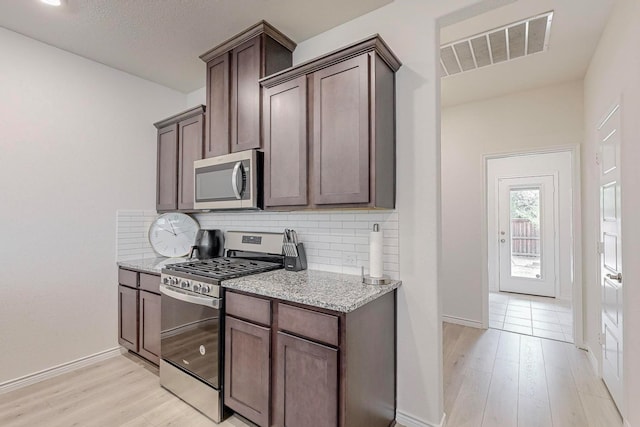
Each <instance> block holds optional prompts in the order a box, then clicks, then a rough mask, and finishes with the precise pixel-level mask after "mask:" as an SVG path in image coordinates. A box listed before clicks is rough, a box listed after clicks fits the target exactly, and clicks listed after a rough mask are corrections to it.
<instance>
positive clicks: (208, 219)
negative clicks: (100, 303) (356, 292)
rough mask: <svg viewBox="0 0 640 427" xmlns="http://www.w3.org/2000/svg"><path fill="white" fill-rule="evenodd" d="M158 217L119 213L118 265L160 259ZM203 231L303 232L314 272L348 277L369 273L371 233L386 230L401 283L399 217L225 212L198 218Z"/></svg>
mask: <svg viewBox="0 0 640 427" xmlns="http://www.w3.org/2000/svg"><path fill="white" fill-rule="evenodd" d="M156 216H157V214H156V212H154V211H134V210H121V211H118V212H117V254H116V259H117V260H128V259H136V258H151V257H155V256H157V255H156V254H155V252H154V251H153V249H151V245H150V244H149V240H148V237H147V234H148V230H149V226H150V225H151V222H152V221H153V219H154V218H155V217H156ZM193 216H194V217H195V218H196V220H197V221H198V222H199V223H200V227H201V228H205V229H220V230H223V231H229V230H240V231H269V232H278V233H281V232H282V231H283V230H284V229H285V228H293V229H295V230H296V231H297V233H298V237H299V240H300V241H301V242H303V243H304V246H305V250H306V252H307V262H308V268H309V269H312V270H324V271H333V272H338V273H347V274H358V275H359V274H360V270H361V267H364V269H365V272H368V270H369V232H370V231H371V230H372V228H373V224H376V223H377V224H380V227H381V229H382V231H383V236H384V272H385V274H387V275H389V276H390V277H392V278H396V279H397V278H399V255H398V246H399V241H398V238H399V237H398V230H399V225H398V211H397V210H393V211H390V210H385V211H380V210H371V211H366V210H363V211H360V210H358V211H355V210H338V211H337V210H332V211H300V212H221V213H218V212H216V213H201V214H195V215H193Z"/></svg>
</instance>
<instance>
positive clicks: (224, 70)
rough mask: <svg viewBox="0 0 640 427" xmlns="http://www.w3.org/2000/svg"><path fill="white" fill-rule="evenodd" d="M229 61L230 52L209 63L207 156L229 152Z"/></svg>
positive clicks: (205, 149)
mask: <svg viewBox="0 0 640 427" xmlns="http://www.w3.org/2000/svg"><path fill="white" fill-rule="evenodd" d="M229 63H230V61H229V53H225V54H224V55H221V56H219V57H217V58H215V59H212V60H211V61H209V62H208V63H207V131H206V143H205V148H204V157H206V158H209V157H215V156H220V155H222V154H229V138H230V134H229V107H230V105H229V94H230V90H231V85H230V82H229V75H230V69H229Z"/></svg>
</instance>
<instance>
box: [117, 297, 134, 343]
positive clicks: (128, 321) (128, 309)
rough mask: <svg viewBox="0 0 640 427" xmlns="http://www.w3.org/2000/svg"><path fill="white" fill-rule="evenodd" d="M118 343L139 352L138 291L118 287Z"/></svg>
mask: <svg viewBox="0 0 640 427" xmlns="http://www.w3.org/2000/svg"><path fill="white" fill-rule="evenodd" d="M118 342H119V343H120V345H121V346H123V347H124V348H126V349H129V350H131V351H135V352H137V351H138V290H137V289H131V288H127V287H126V286H122V285H119V286H118Z"/></svg>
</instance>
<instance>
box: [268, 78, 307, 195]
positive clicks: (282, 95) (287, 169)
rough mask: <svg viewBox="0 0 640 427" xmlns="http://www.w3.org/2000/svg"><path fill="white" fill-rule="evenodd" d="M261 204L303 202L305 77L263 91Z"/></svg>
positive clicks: (305, 193) (305, 168)
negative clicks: (263, 199)
mask: <svg viewBox="0 0 640 427" xmlns="http://www.w3.org/2000/svg"><path fill="white" fill-rule="evenodd" d="M263 106H264V108H263V114H264V134H263V136H264V168H265V171H264V197H265V202H264V203H265V206H295V205H307V204H308V199H307V77H306V76H301V77H299V78H297V79H295V80H291V81H288V82H285V83H282V84H280V85H277V86H274V87H272V88H269V89H266V90H265V93H264V104H263Z"/></svg>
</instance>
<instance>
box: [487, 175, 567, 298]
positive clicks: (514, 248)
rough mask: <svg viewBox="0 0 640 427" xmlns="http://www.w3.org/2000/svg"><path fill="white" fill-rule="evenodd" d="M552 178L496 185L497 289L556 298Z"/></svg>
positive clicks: (511, 180) (508, 180)
mask: <svg viewBox="0 0 640 427" xmlns="http://www.w3.org/2000/svg"><path fill="white" fill-rule="evenodd" d="M555 180H556V178H555V176H553V175H543V176H531V177H519V178H500V179H499V181H498V215H499V218H498V231H499V236H498V240H499V260H500V271H499V278H498V279H499V289H500V290H501V291H505V292H517V293H522V294H529V295H540V296H548V297H555V296H556V252H557V245H558V244H557V239H556V235H557V233H556V217H557V215H556V206H557V204H556V200H555Z"/></svg>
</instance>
